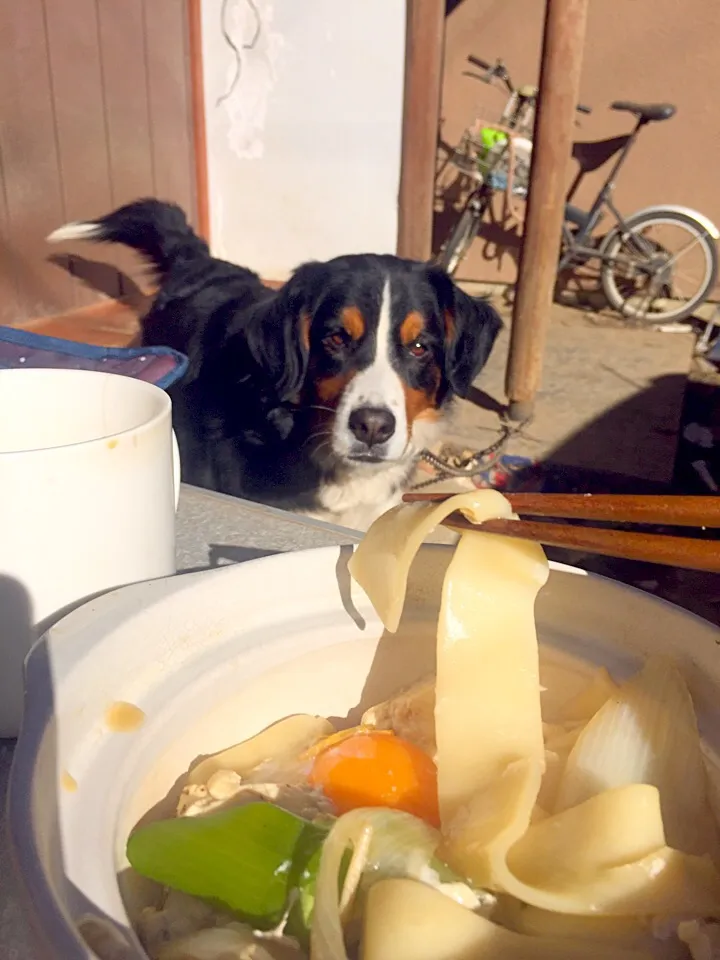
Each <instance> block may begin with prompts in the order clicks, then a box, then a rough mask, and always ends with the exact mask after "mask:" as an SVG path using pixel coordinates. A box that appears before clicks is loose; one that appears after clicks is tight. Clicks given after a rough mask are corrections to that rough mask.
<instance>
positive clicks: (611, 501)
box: [403, 493, 720, 573]
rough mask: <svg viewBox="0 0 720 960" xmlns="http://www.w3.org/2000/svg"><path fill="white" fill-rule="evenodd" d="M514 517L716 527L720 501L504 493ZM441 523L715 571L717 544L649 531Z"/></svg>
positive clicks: (718, 569)
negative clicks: (517, 515) (506, 494)
mask: <svg viewBox="0 0 720 960" xmlns="http://www.w3.org/2000/svg"><path fill="white" fill-rule="evenodd" d="M449 496H451V494H447V493H439V494H437V493H433V494H421V493H415V494H412V493H410V494H406V495H405V496H404V497H403V500H404V501H405V502H408V503H418V502H423V501H425V502H433V501H441V500H447V499H448V497H449ZM508 500H509V501H510V503H511V505H512V507H513V510H515V512H516V513H523V514H530V515H531V516H540V517H543V516H544V517H555V518H565V519H573V520H610V521H613V522H616V523H644V524H653V525H660V526H693V527H711V528H717V527H720V499H718V498H710V497H668V498H666V497H657V496H650V497H642V496H634V495H627V496H624V495H617V496H616V495H614V494H588V495H585V494H550V493H549V494H509V495H508ZM443 524H444V525H445V526H447V527H450V528H452V529H454V530H460V531H462V530H479V531H482V532H483V533H496V534H501V535H502V536H506V537H516V538H519V539H522V540H534V541H536V542H538V543H543V544H545V545H546V546H549V547H561V548H563V549H566V550H578V551H583V552H586V553H597V554H601V555H602V556H606V557H621V558H624V559H627V560H641V561H644V562H646V563H658V564H662V565H664V566H673V567H684V568H685V569H688V570H704V571H707V572H711V573H720V541H718V540H696V539H693V538H690V537H676V536H668V535H666V534H656V533H651V532H649V531H645V532H634V531H626V530H609V529H605V528H600V527H587V526H576V525H572V524H561V523H543V522H541V521H537V520H500V519H496V520H486V521H485V523H482V524H480V525H478V524H473V523H471V522H470V521H469V520H467V519H466V518H465V517H464V516H463V515H462V514H460V513H458V512H455V513H451V514H450V515H449V516H448V517H447V518H446V519H445V520H444V521H443Z"/></svg>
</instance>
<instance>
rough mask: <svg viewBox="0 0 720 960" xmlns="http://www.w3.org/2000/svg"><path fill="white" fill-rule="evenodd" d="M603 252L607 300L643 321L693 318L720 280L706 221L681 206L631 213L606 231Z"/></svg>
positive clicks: (613, 305) (614, 307)
mask: <svg viewBox="0 0 720 960" xmlns="http://www.w3.org/2000/svg"><path fill="white" fill-rule="evenodd" d="M599 253H600V256H601V257H602V258H603V261H602V267H601V270H600V282H601V285H602V289H603V293H604V294H605V297H606V298H607V301H608V303H609V304H610V306H611V307H612V308H613V309H614V310H617V311H618V313H620V314H621V315H622V316H624V317H630V318H632V319H633V320H639V321H642V322H644V323H668V322H670V321H673V320H683V319H685V318H686V317H689V316H690V315H691V314H692V312H693V311H694V310H695V308H696V307H698V306H699V305H700V304H701V303H704V301H705V300H706V299H707V297H708V294H709V293H710V292H711V290H712V289H713V287H714V286H715V282H716V280H717V274H718V253H717V247H716V246H715V241H714V240H713V238H712V237H711V236H710V234H709V233H708V232H707V230H706V229H705V228H704V227H703V226H702V224H700V223H699V222H698V221H697V220H695V219H694V218H693V217H692V216H689V215H688V214H684V213H680V212H678V211H677V210H664V209H662V208H658V209H656V210H653V211H648V212H647V213H643V214H639V215H637V216H634V217H630V218H629V219H628V220H627V221H626V222H625V225H624V227H622V228H620V227H616V228H615V229H614V230H612V231H611V232H610V233H609V234H608V235H607V237H606V238H605V239H604V240H603V242H602V244H601V246H600V250H599Z"/></svg>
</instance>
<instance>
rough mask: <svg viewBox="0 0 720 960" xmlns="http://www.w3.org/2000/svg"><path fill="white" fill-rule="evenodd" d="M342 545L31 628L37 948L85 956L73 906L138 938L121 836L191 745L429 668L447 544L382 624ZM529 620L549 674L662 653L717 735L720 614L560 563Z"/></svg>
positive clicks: (153, 805)
mask: <svg viewBox="0 0 720 960" xmlns="http://www.w3.org/2000/svg"><path fill="white" fill-rule="evenodd" d="M349 551H350V548H324V549H320V550H311V551H306V552H301V553H295V554H286V555H282V556H276V557H270V558H266V559H261V560H256V561H252V562H248V563H244V564H241V565H238V566H232V567H225V568H222V569H220V570H213V571H210V572H203V573H199V574H193V575H189V576H184V577H177V578H172V579H169V580H164V581H156V582H154V583H147V584H138V585H135V586H131V587H127V588H125V589H123V590H120V591H117V592H115V593H113V594H109V595H106V596H104V597H102V598H100V599H98V600H96V601H93V602H92V603H90V604H88V605H87V606H85V607H83V608H81V609H79V610H77V611H76V612H74V613H73V614H71V615H70V616H69V617H67V618H66V619H65V620H64V621H63V622H61V623H60V624H58V625H57V626H55V627H54V628H53V629H52V630H51V631H50V633H49V635H48V636H46V637H45V638H44V639H43V640H42V641H41V642H40V643H39V644H38V645H36V647H35V648H34V650H33V651H32V654H31V656H30V658H29V661H28V664H27V700H26V713H25V720H24V726H23V730H22V734H21V738H20V742H19V746H18V749H17V752H16V758H15V764H14V767H13V771H12V777H11V785H10V796H9V823H10V836H11V842H12V845H13V854H14V862H15V867H16V869H17V870H18V872H19V876H20V881H21V886H22V889H23V892H24V895H25V902H26V908H27V912H28V916H29V918H30V920H31V926H32V928H33V930H34V931H35V933H36V938H37V951H38V953H37V955H38V957H42V958H48V960H49V958H51V957H52V958H55V957H62V958H63V960H87V958H89V957H90V956H91V954H90V952H89V950H88V949H87V947H86V946H85V945H84V944H83V942H82V941H81V939H80V938H79V937H78V935H77V933H76V929H75V920H76V919H77V918H78V917H79V916H81V915H86V914H88V913H92V914H94V915H96V916H99V917H102V918H105V919H106V920H107V921H108V922H109V923H110V925H111V928H112V929H113V930H114V931H115V932H116V933H117V935H118V936H119V937H121V938H122V940H123V941H124V943H125V948H126V952H125V953H124V954H123V956H124V957H127V958H140V957H143V956H144V954H143V951H142V949H141V947H140V945H139V943H138V941H137V940H136V938H135V936H134V934H133V932H132V928H131V924H130V921H129V916H132V915H133V914H134V913H135V911H136V910H137V909H138V906H139V899H141V898H142V889H141V888H138V887H135V886H134V885H133V884H132V883H131V882H128V873H127V872H126V868H127V861H126V860H125V856H124V849H125V843H126V840H127V837H128V833H129V831H130V830H131V828H132V827H133V825H134V824H135V823H136V822H137V821H138V819H139V818H140V817H141V816H143V815H145V814H146V813H147V812H148V811H149V810H151V809H154V810H155V813H156V814H157V813H158V812H162V810H163V809H167V804H166V805H165V807H164V806H163V799H164V798H166V797H167V796H168V794H169V793H170V794H172V791H173V787H174V785H175V783H176V780H177V778H178V776H179V775H181V774H182V773H183V772H184V771H185V770H186V769H187V768H188V766H189V765H190V763H191V762H192V761H193V760H194V759H196V758H197V757H198V756H199V755H202V754H206V753H211V752H214V751H217V750H219V749H222V748H224V747H227V746H229V745H231V744H233V743H235V742H237V741H239V740H242V739H244V738H246V737H248V736H251V735H252V734H254V733H256V732H257V731H259V730H260V729H262V728H263V727H265V726H266V725H268V724H269V723H271V722H273V721H275V720H277V719H279V718H280V717H283V716H286V715H288V714H291V713H296V712H308V713H314V714H320V715H324V716H328V717H331V718H341V719H343V720H348V721H350V722H351V721H353V720H354V719H356V718H357V716H358V713H359V711H361V710H362V709H364V708H365V707H366V706H368V705H370V704H371V703H374V702H377V701H379V700H381V699H383V698H384V697H386V696H388V695H389V694H391V693H392V692H393V691H394V690H396V689H397V688H398V687H399V686H401V685H403V684H406V683H408V682H411V681H413V680H414V679H417V678H419V677H420V676H422V675H424V674H426V673H427V672H428V671H429V670H431V669H432V666H433V661H434V632H435V623H436V616H437V602H438V597H439V590H440V584H441V580H442V574H443V571H444V569H445V566H446V564H447V562H448V558H449V556H450V552H449V550H448V548H447V547H442V546H437V547H424V548H423V550H422V552H421V556H420V558H419V560H418V561H417V562H416V564H415V567H414V570H413V574H412V576H411V582H410V588H409V593H408V602H407V606H406V613H405V617H404V620H403V623H402V624H401V628H400V631H399V633H398V634H397V635H395V636H382V629H381V627H380V624H379V622H378V620H377V617H376V616H375V614H374V612H373V611H372V609H371V607H370V605H369V603H368V601H367V598H366V597H365V595H364V594H363V593H362V591H360V590H358V589H357V587H356V586H355V585H354V584H351V582H350V579H349V575H348V573H347V569H346V564H347V558H348V556H349ZM537 623H538V628H539V633H540V637H541V640H542V643H543V651H544V653H543V657H544V661H545V662H544V667H543V669H544V672H545V676H546V677H548V674H549V672H551V671H552V670H558V669H559V670H561V671H562V676H563V683H565V684H572V683H573V682H576V683H579V682H581V681H582V679H583V672H584V671H585V672H586V671H587V669H588V666H589V665H591V664H593V665H596V664H606V665H607V666H608V667H609V669H610V670H611V671H612V672H613V674H614V675H615V676H616V677H623V676H627V675H628V674H629V673H630V672H632V671H633V670H634V669H636V667H637V666H638V664H639V662H640V661H641V659H642V657H643V655H644V654H646V653H648V652H649V651H655V652H663V651H664V652H666V653H669V654H671V655H672V656H673V657H675V658H676V659H677V660H678V661H679V662H680V664H681V666H682V668H683V670H684V672H685V675H686V677H687V679H688V682H689V684H690V687H691V690H692V693H693V697H694V699H695V703H696V707H697V710H698V714H699V717H700V723H701V727H702V732H703V734H704V736H705V738H706V741H707V743H708V746H709V748H710V749H711V750H718V749H719V748H720V657H719V655H718V650H717V644H718V642H720V631H718V630H717V629H716V628H715V627H713V626H712V625H711V624H709V623H706V622H705V621H703V620H700V619H698V618H696V617H694V616H692V615H691V614H688V613H686V612H684V611H682V610H680V609H679V608H676V607H673V606H671V605H669V604H667V603H664V602H663V601H661V600H657V599H655V598H653V597H651V596H649V595H647V594H644V593H641V592H639V591H636V590H633V589H631V588H628V587H625V586H623V585H621V584H619V583H615V582H612V581H609V580H605V579H603V578H601V577H596V576H592V575H587V574H585V573H583V572H582V571H578V570H574V569H572V568H567V567H559V566H554V568H553V571H552V574H551V576H550V580H549V583H548V585H547V586H546V587H545V588H544V589H543V591H542V592H541V594H540V598H539V601H538V608H537ZM546 683H547V684H548V685H550V686H552V678H549V679H547V680H546ZM566 689H567V687H566ZM114 701H127V702H129V703H132V704H135V705H137V706H138V707H140V708H141V709H142V710H143V711H144V713H145V714H146V719H145V722H144V723H143V724H142V725H141V726H140V727H138V728H137V729H135V730H134V731H133V732H129V733H118V732H113V730H112V729H110V728H109V727H108V723H107V710H108V707H110V706H111V705H112V704H113V702H114ZM73 785H76V788H75V789H69V788H70V787H72V786H73ZM118 878H120V882H119V880H118ZM121 887H122V889H123V891H124V893H125V899H123V894H122V893H121Z"/></svg>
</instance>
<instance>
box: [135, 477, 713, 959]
mask: <svg viewBox="0 0 720 960" xmlns="http://www.w3.org/2000/svg"><path fill="white" fill-rule="evenodd" d="M454 510H461V511H462V512H463V513H464V514H465V515H466V516H467V517H468V518H469V519H470V520H472V521H473V522H475V523H481V522H482V521H483V520H485V519H487V518H491V517H512V512H511V508H510V505H509V503H508V501H507V500H506V499H505V498H504V497H502V496H501V495H500V494H498V493H495V492H493V491H486V492H482V493H481V492H476V493H469V494H461V495H459V496H457V497H453V498H451V499H449V500H447V501H445V502H443V503H440V504H426V503H416V504H412V505H403V506H400V507H396V508H395V509H393V510H391V511H390V512H389V513H387V514H385V515H384V516H383V517H381V518H380V519H379V520H378V521H376V523H375V524H374V525H373V526H372V527H371V528H370V530H369V531H368V533H367V534H366V536H365V538H364V539H363V541H362V543H361V544H360V545H359V547H358V548H357V550H356V552H355V554H354V555H353V557H352V559H351V561H350V572H351V575H352V576H353V577H354V579H355V580H356V581H357V582H358V583H359V584H360V586H361V587H362V588H363V589H364V590H365V592H366V593H367V595H368V597H369V598H370V600H371V602H372V604H373V606H374V607H375V609H376V610H377V613H378V615H379V616H380V618H381V620H382V621H383V623H384V624H385V626H386V628H387V629H388V630H389V631H391V632H395V631H396V630H397V628H398V625H399V623H400V618H401V614H402V610H403V604H404V600H405V593H406V589H407V581H408V573H409V569H410V565H411V563H412V561H413V558H414V556H415V554H416V553H417V551H418V549H419V547H420V545H421V544H422V542H423V540H424V539H425V537H426V536H427V535H428V534H429V533H430V532H431V531H432V529H433V528H434V527H435V526H436V525H437V524H438V523H440V521H441V520H442V519H443V518H444V516H446V515H447V514H448V513H450V512H452V511H454ZM547 578H548V564H547V560H546V558H545V556H544V553H543V551H542V549H541V548H540V547H539V546H538V545H537V544H533V543H527V542H523V541H518V540H514V539H513V540H511V539H509V538H503V537H498V536H493V535H488V534H484V533H480V532H477V531H468V532H466V533H463V534H462V536H461V537H460V540H459V543H458V544H457V547H456V548H455V551H454V554H453V557H452V560H451V562H450V565H449V567H448V569H447V572H446V575H445V579H444V584H443V590H442V600H441V607H440V612H439V618H438V628H437V656H436V663H437V667H436V669H437V672H436V676H435V677H434V678H428V679H427V680H426V681H423V682H420V683H419V684H416V685H415V686H414V687H412V688H411V689H409V690H406V691H400V692H399V693H398V695H397V696H396V697H393V698H392V699H391V700H390V701H388V702H386V703H383V704H378V705H376V706H375V707H374V708H373V709H371V710H369V711H368V712H367V713H366V714H365V716H364V717H363V721H362V723H361V725H360V727H359V728H356V729H354V730H351V731H346V732H339V731H336V730H335V729H334V728H333V727H332V726H331V725H330V724H329V722H328V721H326V720H323V719H322V718H317V717H305V716H296V717H291V718H287V719H285V720H283V721H281V722H279V723H278V724H276V725H274V726H273V727H271V728H269V729H268V730H266V731H264V732H262V733H261V734H259V735H258V736H257V737H255V738H253V739H252V740H249V741H246V742H245V743H243V744H239V745H237V746H235V747H232V748H230V749H229V750H226V751H224V752H223V753H221V754H218V755H215V756H214V757H211V758H209V759H207V760H205V761H203V763H201V764H200V765H198V766H197V767H195V768H194V769H193V770H192V771H191V772H190V774H189V776H188V781H187V785H186V787H185V790H184V791H183V796H182V798H181V801H180V805H179V807H178V814H179V817H178V819H177V820H174V821H169V822H166V823H159V824H150V825H146V826H144V827H141V828H139V829H138V830H137V831H136V833H135V834H134V835H133V836H132V837H131V839H130V841H129V844H128V856H129V858H130V861H131V863H132V864H133V866H134V867H135V868H136V869H137V870H139V872H141V873H143V874H145V875H146V876H148V877H150V878H151V879H154V880H156V881H159V882H160V883H162V884H163V885H164V886H165V888H166V889H168V890H169V892H168V893H167V894H166V896H165V899H164V902H163V903H162V904H161V905H160V906H159V907H155V908H148V909H147V910H146V911H145V914H144V915H143V917H142V918H141V921H140V924H139V930H140V933H141V936H142V938H143V940H144V942H145V944H146V947H147V949H148V951H149V952H150V954H151V955H152V956H153V957H156V958H158V960H173V958H175V960H177V958H186V960H190V958H198V960H226V958H232V957H237V958H244V960H251V958H255V960H268V958H283V957H287V958H310V960H347V958H348V957H356V956H362V958H363V960H485V958H488V960H490V958H492V960H515V958H517V960H520V958H528V960H533V958H548V960H550V958H552V960H575V958H578V960H581V958H587V960H590V958H598V960H599V958H607V957H613V958H618V960H641V958H651V957H662V958H673V957H678V958H681V957H690V956H692V957H694V958H696V960H701V958H702V960H707V958H710V957H711V956H712V955H713V954H712V948H713V944H714V943H715V938H716V937H718V933H717V931H718V930H720V925H717V924H716V923H715V921H716V920H720V874H719V873H718V869H717V864H718V861H719V856H718V855H719V852H720V850H719V846H718V829H717V825H716V822H715V819H714V816H713V813H712V809H711V804H710V802H709V798H708V786H707V774H706V769H705V760H704V757H703V753H702V748H701V742H700V737H699V734H698V730H697V723H696V718H695V713H694V709H693V704H692V700H691V698H690V695H689V693H688V690H687V687H686V685H685V682H684V680H683V678H682V675H681V674H680V672H679V671H678V670H677V668H676V667H675V665H674V664H673V663H671V662H669V661H667V660H665V659H662V658H655V657H653V658H650V659H649V660H648V661H647V663H646V664H645V666H644V667H643V669H642V670H641V671H640V672H639V673H638V674H637V675H636V676H635V677H633V678H631V679H630V680H629V681H627V682H625V683H623V684H620V685H618V684H617V683H616V682H615V681H614V680H613V679H612V678H611V677H610V676H609V675H608V674H607V672H606V671H604V670H599V671H597V672H596V674H595V676H594V677H593V678H592V680H591V682H590V683H589V685H588V686H587V687H586V688H585V689H584V690H583V691H581V693H580V694H577V695H575V696H572V697H570V698H569V699H567V700H566V702H565V703H564V704H562V705H561V707H560V708H559V709H558V710H557V711H555V714H554V715H553V717H552V718H548V717H546V718H545V722H544V718H543V716H542V713H541V686H540V676H539V653H538V640H537V635H536V629H535V620H534V607H535V600H536V597H537V594H538V592H539V591H540V590H541V589H542V587H543V586H544V584H545V583H546V581H547ZM268 808H272V810H273V811H274V812H272V814H271V811H270V810H268ZM272 818H275V819H272ZM283 818H287V819H283ZM269 836H272V838H273V840H272V842H271V843H270V842H269V841H268V840H267V838H268V837H269ZM283 838H286V839H283ZM263 843H266V847H267V845H269V846H270V847H273V851H271V853H268V850H267V849H266V847H263V846H262V844H263ZM283 843H287V848H285V847H282V844H283ZM273 845H274V846H273ZM261 848H262V849H261ZM281 848H282V849H281ZM285 850H287V851H290V852H289V853H287V852H283V851H285ZM227 851H231V853H228V852H227ZM273 855H274V856H276V858H277V859H276V860H275V861H273V860H272V856H273ZM253 857H255V858H256V859H253ZM213 858H215V859H213ZM233 858H235V859H233ZM238 858H239V859H238ZM263 858H264V859H263ZM236 861H237V862H236ZM214 864H217V865H218V869H217V870H214V869H213V865H214ZM273 864H274V866H273ZM264 865H268V866H267V870H265V866H264ZM270 867H272V870H271V869H270ZM263 870H265V872H263ZM233 871H234V872H233ZM248 877H250V878H251V880H249V881H248V882H247V884H246V887H247V889H245V886H243V884H245V880H247V878H248ZM253 877H254V878H255V880H254V881H253V880H252V878H253ZM268 878H269V879H268ZM263 898H265V899H263Z"/></svg>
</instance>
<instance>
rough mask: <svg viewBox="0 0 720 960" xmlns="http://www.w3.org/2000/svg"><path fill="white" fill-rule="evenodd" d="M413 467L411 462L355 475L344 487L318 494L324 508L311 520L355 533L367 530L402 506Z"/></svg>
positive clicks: (367, 469) (332, 485) (331, 487)
mask: <svg viewBox="0 0 720 960" xmlns="http://www.w3.org/2000/svg"><path fill="white" fill-rule="evenodd" d="M410 469H411V464H409V463H408V462H407V460H405V461H402V462H400V463H396V464H389V465H388V464H383V465H382V466H380V467H378V468H376V469H373V468H372V467H363V468H362V469H359V470H357V471H353V473H352V474H350V476H348V477H347V478H346V479H345V480H344V481H343V482H341V483H329V484H327V485H325V486H323V487H321V488H320V490H319V491H318V502H319V504H320V507H319V509H318V510H314V511H312V512H311V513H310V516H313V517H315V518H316V519H318V520H325V521H326V522H328V523H336V524H338V525H339V526H342V527H351V528H352V529H354V530H367V528H368V527H369V526H370V524H371V523H372V522H373V520H376V519H377V518H378V517H379V516H380V515H381V514H382V513H385V511H386V510H389V509H390V507H394V506H395V505H396V504H397V503H400V500H401V498H402V494H403V490H404V488H405V484H406V482H407V476H408V473H409V471H410Z"/></svg>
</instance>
